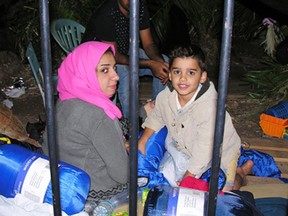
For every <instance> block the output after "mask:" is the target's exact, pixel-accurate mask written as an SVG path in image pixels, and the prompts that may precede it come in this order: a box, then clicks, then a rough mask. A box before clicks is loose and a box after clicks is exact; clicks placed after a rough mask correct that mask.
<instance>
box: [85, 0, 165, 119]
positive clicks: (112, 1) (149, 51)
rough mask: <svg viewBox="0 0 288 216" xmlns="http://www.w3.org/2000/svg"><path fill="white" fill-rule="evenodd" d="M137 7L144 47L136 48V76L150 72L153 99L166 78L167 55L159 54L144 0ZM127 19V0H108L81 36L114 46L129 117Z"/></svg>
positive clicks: (120, 92)
mask: <svg viewBox="0 0 288 216" xmlns="http://www.w3.org/2000/svg"><path fill="white" fill-rule="evenodd" d="M139 8H140V9H139V13H140V14H139V30H140V32H139V37H140V41H141V44H140V46H141V47H142V48H143V49H140V50H139V67H140V70H139V76H140V77H141V76H153V95H152V99H155V98H156V96H157V94H158V93H159V92H160V91H162V90H163V89H164V88H165V84H166V82H167V80H168V63H166V62H168V58H167V56H164V55H163V56H162V55H161V54H160V51H159V49H158V47H157V45H156V43H155V42H154V40H153V38H152V34H151V30H150V23H149V13H148V10H147V8H146V5H145V2H144V0H141V1H140V6H139ZM129 21H130V19H129V0H107V1H105V2H104V3H103V4H102V5H101V6H100V8H98V9H97V10H96V12H95V13H94V14H93V15H92V17H91V18H90V21H89V22H88V25H87V27H86V31H85V34H84V36H83V39H82V41H84V42H85V41H93V40H97V41H103V42H107V43H111V44H113V45H114V46H115V48H116V62H117V73H118V75H119V77H120V80H119V88H118V97H119V101H120V104H121V107H122V112H123V116H124V117H125V118H129V84H130V82H129V80H130V70H129V40H130V39H129ZM165 61H166V62H165ZM131 91H132V90H131Z"/></svg>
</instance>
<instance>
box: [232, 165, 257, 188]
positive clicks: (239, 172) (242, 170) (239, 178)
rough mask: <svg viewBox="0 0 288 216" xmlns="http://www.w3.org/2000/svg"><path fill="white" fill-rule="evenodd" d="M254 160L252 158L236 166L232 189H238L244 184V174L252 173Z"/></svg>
mask: <svg viewBox="0 0 288 216" xmlns="http://www.w3.org/2000/svg"><path fill="white" fill-rule="evenodd" d="M253 166H254V162H253V161H252V160H248V161H246V162H245V163H244V164H243V165H242V166H241V167H237V169H236V176H235V181H234V186H233V190H239V189H240V187H241V186H245V185H246V184H247V182H246V176H247V175H249V174H252V168H253Z"/></svg>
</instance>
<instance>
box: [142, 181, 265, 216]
mask: <svg viewBox="0 0 288 216" xmlns="http://www.w3.org/2000/svg"><path fill="white" fill-rule="evenodd" d="M245 193H246V194H251V193H250V192H247V191H245ZM239 194H241V196H240V195H239ZM239 194H236V193H233V192H226V193H225V194H224V195H220V194H218V196H217V206H216V216H223V215H225V216H235V215H245V216H260V215H262V214H261V213H259V210H257V208H256V207H255V205H254V204H252V203H253V201H254V200H249V198H250V197H249V196H247V195H246V196H243V195H244V193H243V192H239ZM208 196H209V193H208V192H205V191H200V190H194V189H190V188H183V187H171V186H169V185H157V186H155V187H153V188H152V189H150V191H149V193H148V196H147V199H146V202H145V207H144V213H143V216H163V215H165V216H179V215H193V216H204V215H207V205H208ZM252 197H253V195H252ZM248 200H249V201H248Z"/></svg>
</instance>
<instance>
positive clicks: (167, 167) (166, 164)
mask: <svg viewBox="0 0 288 216" xmlns="http://www.w3.org/2000/svg"><path fill="white" fill-rule="evenodd" d="M165 148H166V149H167V151H166V152H165V154H164V156H163V158H162V160H161V162H160V165H159V168H158V170H159V171H160V172H161V173H163V175H164V177H165V178H166V179H167V181H168V182H169V184H170V185H171V186H173V187H178V185H177V182H181V180H182V178H183V175H184V174H185V172H186V171H187V168H188V165H189V156H188V155H186V154H185V153H183V152H181V151H179V150H178V149H177V148H176V146H175V141H173V140H172V139H171V138H169V137H168V136H167V138H166V140H165Z"/></svg>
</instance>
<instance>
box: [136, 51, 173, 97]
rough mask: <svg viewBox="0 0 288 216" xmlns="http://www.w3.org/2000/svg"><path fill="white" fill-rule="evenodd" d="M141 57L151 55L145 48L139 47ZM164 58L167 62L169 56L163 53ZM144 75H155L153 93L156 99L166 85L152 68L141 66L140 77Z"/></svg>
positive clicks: (144, 57) (145, 57) (146, 57)
mask: <svg viewBox="0 0 288 216" xmlns="http://www.w3.org/2000/svg"><path fill="white" fill-rule="evenodd" d="M139 58H140V59H149V57H148V56H147V55H146V53H145V52H144V50H143V49H139ZM163 58H164V60H165V61H166V62H168V60H169V59H168V57H167V56H165V55H163ZM142 76H152V77H153V93H152V99H153V100H154V99H155V98H156V96H157V94H158V93H159V92H160V91H162V90H163V89H164V88H165V86H166V85H163V84H162V83H161V81H160V79H158V78H157V77H155V76H154V75H153V73H152V71H151V70H150V68H141V69H139V77H142Z"/></svg>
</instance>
